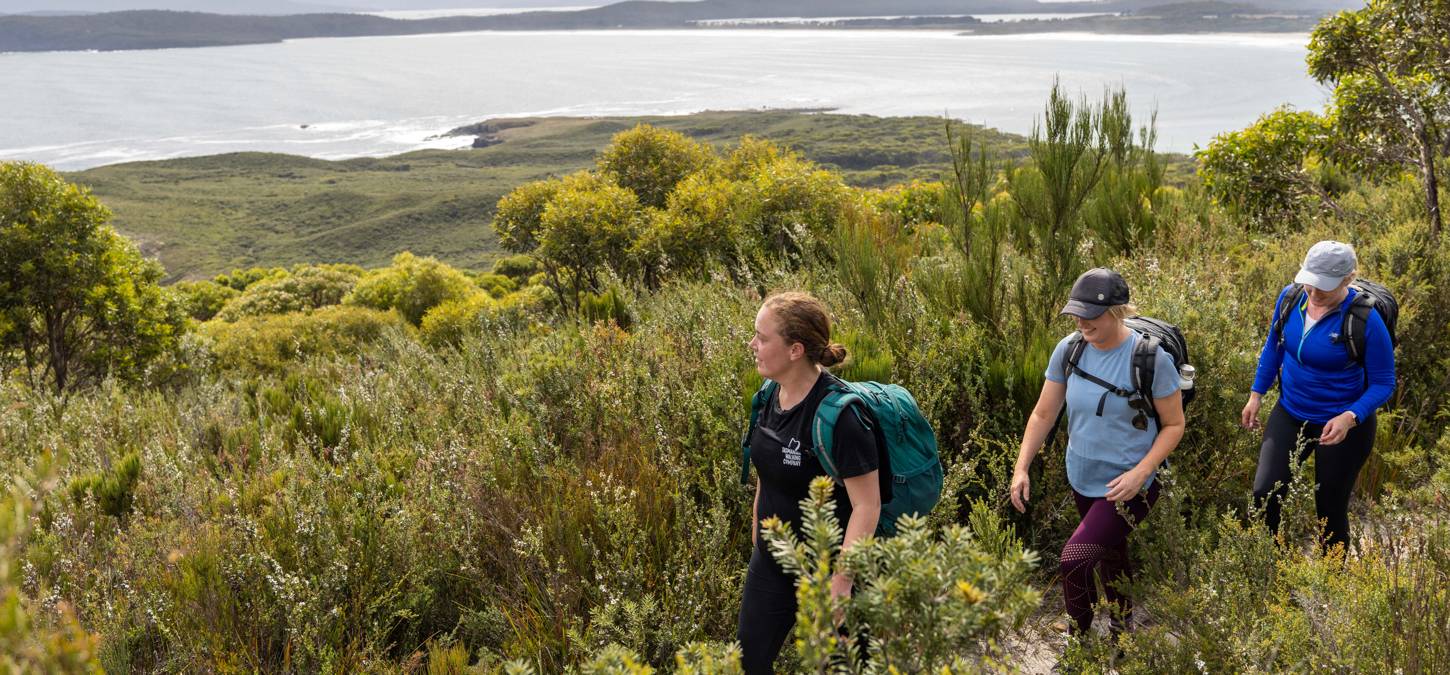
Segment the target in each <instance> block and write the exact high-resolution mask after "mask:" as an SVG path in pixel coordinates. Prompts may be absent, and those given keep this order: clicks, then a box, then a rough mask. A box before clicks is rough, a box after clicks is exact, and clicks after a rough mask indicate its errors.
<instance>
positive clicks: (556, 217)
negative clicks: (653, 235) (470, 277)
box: [534, 173, 643, 306]
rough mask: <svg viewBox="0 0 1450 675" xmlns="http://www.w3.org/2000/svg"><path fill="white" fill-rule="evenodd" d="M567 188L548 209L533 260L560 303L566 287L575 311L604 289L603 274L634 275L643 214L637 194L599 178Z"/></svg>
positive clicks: (569, 181)
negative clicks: (585, 297) (584, 296)
mask: <svg viewBox="0 0 1450 675" xmlns="http://www.w3.org/2000/svg"><path fill="white" fill-rule="evenodd" d="M564 183H565V184H564V186H563V187H562V188H560V190H559V191H558V193H556V194H555V195H554V198H553V199H550V200H549V203H548V204H547V206H546V207H545V208H544V213H543V217H542V218H541V219H540V225H541V227H540V230H539V248H538V249H537V250H536V251H535V253H534V257H535V258H537V259H538V260H539V262H540V263H542V264H543V265H544V269H545V271H546V272H547V273H548V275H549V280H550V283H551V285H553V286H554V288H555V292H557V293H559V294H560V299H561V301H562V300H564V294H563V291H564V286H565V285H568V286H569V290H570V291H571V292H572V297H573V301H574V302H573V304H575V305H576V306H577V304H578V298H579V294H580V293H582V292H585V291H597V290H600V289H601V286H600V284H599V272H600V271H601V269H603V268H610V269H612V270H614V271H615V272H617V273H621V274H624V273H628V272H629V271H630V269H631V267H632V265H633V260H632V259H631V256H630V253H631V251H632V250H633V248H634V243H635V240H636V239H637V238H638V237H639V231H640V228H641V225H640V223H641V221H642V219H643V212H642V211H641V209H640V207H639V200H638V199H637V198H636V197H635V193H634V192H631V191H630V190H627V189H625V188H623V187H620V186H618V185H615V184H614V183H612V182H609V181H608V180H604V179H602V178H600V177H599V176H595V175H592V174H587V173H581V174H575V175H573V176H570V177H568V178H566V179H565V180H564Z"/></svg>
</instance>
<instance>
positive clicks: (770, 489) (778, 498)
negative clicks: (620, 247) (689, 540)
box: [737, 293, 890, 674]
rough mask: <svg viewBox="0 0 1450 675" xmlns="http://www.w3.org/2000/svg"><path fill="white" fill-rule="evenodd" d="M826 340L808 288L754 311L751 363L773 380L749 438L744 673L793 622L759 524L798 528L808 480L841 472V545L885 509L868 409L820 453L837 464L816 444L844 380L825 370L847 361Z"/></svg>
mask: <svg viewBox="0 0 1450 675" xmlns="http://www.w3.org/2000/svg"><path fill="white" fill-rule="evenodd" d="M830 339H831V324H830V319H829V318H828V317H827V316H826V311H825V308H824V307H823V306H822V305H821V303H820V301H818V300H816V299H815V298H813V297H811V296H810V295H807V294H805V293H781V294H778V295H774V296H771V297H770V298H768V299H767V300H766V301H765V303H764V304H763V305H761V307H760V311H759V312H758V313H757V314H756V316H755V334H754V337H752V338H751V340H750V350H751V352H753V353H754V356H755V369H756V371H757V372H759V373H760V374H761V376H763V377H765V378H766V380H767V381H768V382H771V383H774V386H773V387H768V388H766V389H762V392H764V393H765V394H766V399H767V400H766V401H765V402H764V403H765V405H764V406H763V408H762V409H761V410H760V412H759V415H758V418H757V419H756V420H754V422H753V423H752V424H751V428H750V431H749V434H748V436H747V438H746V442H745V447H746V449H747V450H748V453H749V456H748V461H749V463H750V465H751V466H754V467H755V472H756V474H757V475H758V476H759V477H760V478H759V481H758V482H757V483H756V489H755V507H754V511H753V517H752V518H751V540H752V541H753V542H754V547H753V550H752V552H751V555H750V567H749V568H748V569H747V571H746V575H745V589H744V593H743V597H742V598H741V602H740V623H739V630H738V632H737V636H738V639H739V640H740V646H741V651H742V652H743V659H742V665H743V666H744V669H745V672H746V673H751V674H755V673H771V672H774V663H775V658H776V656H777V655H779V654H780V649H781V647H782V646H783V645H784V644H785V640H786V638H787V637H788V636H789V635H790V631H791V628H792V627H793V626H794V625H795V614H796V595H795V578H794V577H793V576H791V575H790V574H789V573H787V572H786V571H785V570H784V569H783V568H782V567H781V565H780V563H778V562H776V561H775V559H774V558H773V557H772V556H771V554H770V551H769V550H768V549H767V547H766V545H765V541H764V537H762V536H761V534H760V522H761V521H762V520H765V519H766V518H770V517H776V518H779V519H780V520H782V521H783V522H785V523H788V524H789V525H790V526H791V528H792V529H793V530H794V531H795V532H801V530H802V520H803V514H802V513H801V508H800V502H801V500H803V499H805V498H806V497H807V496H809V493H810V484H811V481H812V480H814V479H815V478H817V477H820V476H831V477H834V478H836V479H838V480H837V482H836V489H835V493H834V494H833V499H834V501H835V515H836V518H837V520H838V521H839V522H841V523H842V524H844V526H845V537H844V540H843V541H842V543H841V548H842V550H845V549H848V548H850V547H851V546H852V545H853V544H855V543H856V542H857V541H860V540H861V539H862V538H863V537H866V536H868V535H870V534H872V533H874V532H875V531H876V527H877V521H878V520H879V519H880V517H881V504H882V496H883V489H882V487H883V486H882V484H881V482H880V481H879V477H880V476H881V475H883V472H884V473H885V474H889V469H887V468H886V467H881V466H879V464H880V453H879V452H878V445H877V438H876V436H875V434H874V433H873V431H872V429H871V428H870V427H869V417H868V416H865V415H858V414H842V415H840V416H839V417H838V418H837V421H836V424H835V429H834V434H833V439H834V440H833V442H832V443H831V445H832V446H833V447H832V448H831V449H830V450H829V452H828V453H826V455H825V457H824V458H825V459H826V461H829V462H832V463H833V464H834V467H833V468H834V471H832V472H828V471H827V469H826V467H825V466H823V465H822V463H821V461H820V459H818V456H817V449H816V448H815V447H814V438H815V434H813V433H812V430H811V426H812V423H813V422H814V420H815V418H816V410H817V408H818V407H819V406H820V403H821V401H822V400H823V399H825V398H826V396H827V394H828V393H829V392H830V390H831V388H832V387H833V386H834V385H835V384H836V383H838V382H839V380H837V379H836V378H835V376H833V375H831V374H830V372H828V371H827V370H826V369H827V368H829V367H831V366H834V365H836V364H838V363H841V362H843V361H845V359H846V348H845V347H843V346H841V345H839V344H835V343H832V342H831V341H830ZM886 489H887V490H889V489H890V488H889V484H888V485H887V487H886ZM831 593H832V594H833V595H835V596H849V595H850V593H851V579H849V578H848V577H846V576H845V575H842V574H837V575H836V576H834V577H832V578H831Z"/></svg>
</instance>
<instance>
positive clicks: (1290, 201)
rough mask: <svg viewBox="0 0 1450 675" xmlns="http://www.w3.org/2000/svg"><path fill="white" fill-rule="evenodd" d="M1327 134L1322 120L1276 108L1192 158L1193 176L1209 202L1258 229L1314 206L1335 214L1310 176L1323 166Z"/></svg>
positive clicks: (1316, 180) (1321, 187)
mask: <svg viewBox="0 0 1450 675" xmlns="http://www.w3.org/2000/svg"><path fill="white" fill-rule="evenodd" d="M1331 132H1332V129H1331V124H1330V121H1329V120H1328V119H1326V118H1325V117H1323V116H1321V115H1317V114H1315V113H1312V112H1309V111H1296V110H1290V109H1288V108H1280V109H1278V110H1275V111H1274V112H1272V113H1269V114H1267V115H1262V116H1260V117H1259V119H1258V120H1257V121H1255V122H1254V123H1253V124H1252V125H1250V126H1248V127H1247V128H1245V129H1243V130H1240V131H1230V132H1227V133H1223V134H1219V135H1218V136H1217V137H1215V138H1214V139H1213V142H1212V143H1209V144H1208V147H1207V148H1204V149H1202V150H1199V151H1198V152H1197V153H1196V155H1195V156H1196V157H1197V159H1198V174H1199V176H1200V177H1201V178H1202V179H1203V185H1204V187H1205V188H1207V190H1208V192H1209V194H1210V195H1212V196H1213V198H1214V199H1216V200H1218V201H1219V202H1220V203H1223V204H1228V205H1231V206H1233V207H1234V208H1236V209H1237V210H1238V212H1239V213H1241V214H1242V215H1243V216H1245V217H1246V218H1247V219H1248V221H1249V223H1251V224H1253V225H1255V226H1257V227H1258V228H1260V229H1271V226H1272V224H1273V223H1276V222H1282V221H1285V220H1290V219H1292V218H1294V217H1295V216H1296V215H1297V214H1299V213H1300V212H1302V211H1303V210H1304V209H1305V208H1308V207H1311V206H1315V205H1323V206H1325V207H1328V208H1331V209H1334V210H1338V208H1339V207H1338V206H1337V204H1336V203H1335V201H1334V196H1333V195H1332V194H1331V193H1330V191H1329V190H1328V189H1327V188H1326V187H1325V186H1324V184H1323V181H1322V180H1321V178H1320V176H1319V175H1318V172H1317V171H1315V169H1316V168H1318V167H1322V166H1323V164H1324V162H1325V161H1326V160H1325V159H1324V158H1325V156H1326V154H1327V153H1328V152H1329V147H1330V144H1331V139H1330V135H1331Z"/></svg>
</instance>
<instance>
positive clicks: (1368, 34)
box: [1308, 0, 1450, 237]
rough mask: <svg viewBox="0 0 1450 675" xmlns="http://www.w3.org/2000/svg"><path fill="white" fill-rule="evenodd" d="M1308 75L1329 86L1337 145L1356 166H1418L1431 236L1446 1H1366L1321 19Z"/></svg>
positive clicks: (1447, 130) (1441, 131) (1449, 0)
mask: <svg viewBox="0 0 1450 675" xmlns="http://www.w3.org/2000/svg"><path fill="white" fill-rule="evenodd" d="M1308 60H1309V74H1310V75H1311V76H1313V77H1314V79H1315V80H1318V81H1319V82H1320V83H1323V84H1328V85H1330V86H1333V87H1334V94H1333V101H1332V105H1331V113H1330V118H1331V119H1332V120H1333V125H1334V130H1335V134H1336V137H1337V140H1338V141H1339V146H1338V148H1337V149H1338V151H1339V152H1341V153H1342V154H1343V155H1344V156H1345V157H1347V158H1350V159H1351V160H1353V161H1354V163H1355V164H1356V166H1357V168H1360V169H1375V168H1383V167H1387V166H1388V167H1398V166H1412V167H1414V168H1416V169H1418V170H1419V173H1420V180H1421V185H1422V187H1423V188H1424V193H1425V214H1426V219H1427V220H1428V221H1429V225H1430V233H1431V236H1432V237H1438V236H1439V234H1440V229H1441V227H1442V217H1441V213H1440V197H1439V176H1438V175H1437V171H1436V166H1435V163H1436V160H1437V158H1439V157H1443V156H1444V155H1445V154H1446V152H1447V147H1446V146H1447V143H1450V137H1447V134H1450V0H1369V2H1368V3H1367V4H1366V5H1365V7H1364V8H1363V9H1360V10H1357V11H1353V12H1340V13H1339V14H1337V15H1335V16H1334V17H1331V18H1329V19H1326V20H1324V21H1323V22H1321V23H1320V24H1319V25H1318V26H1317V27H1316V28H1315V29H1314V33H1313V34H1312V35H1311V36H1310V39H1309V59H1308Z"/></svg>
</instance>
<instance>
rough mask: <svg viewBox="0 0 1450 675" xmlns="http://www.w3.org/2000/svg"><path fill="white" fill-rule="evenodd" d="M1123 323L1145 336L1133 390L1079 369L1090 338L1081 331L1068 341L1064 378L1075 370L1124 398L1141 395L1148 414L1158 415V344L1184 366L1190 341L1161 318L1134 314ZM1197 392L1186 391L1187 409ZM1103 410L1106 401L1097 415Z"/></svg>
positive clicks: (1138, 349) (1138, 352) (1139, 347)
mask: <svg viewBox="0 0 1450 675" xmlns="http://www.w3.org/2000/svg"><path fill="white" fill-rule="evenodd" d="M1123 324H1124V325H1126V326H1127V327H1128V328H1131V329H1132V330H1133V331H1134V332H1136V333H1138V334H1139V335H1140V336H1142V339H1140V340H1138V345H1137V346H1136V347H1134V348H1133V389H1132V390H1131V391H1130V390H1125V389H1121V388H1118V387H1115V386H1113V385H1111V384H1109V383H1108V382H1107V381H1105V380H1102V379H1099V378H1098V377H1097V376H1095V375H1093V374H1091V373H1088V372H1086V371H1083V370H1080V369H1078V367H1077V362H1078V360H1079V359H1081V358H1082V352H1083V350H1084V349H1086V348H1087V340H1084V339H1083V337H1082V333H1073V334H1072V338H1071V339H1070V340H1069V342H1068V343H1067V354H1065V355H1064V358H1063V360H1062V377H1063V379H1064V380H1066V379H1067V378H1068V377H1069V376H1070V375H1072V373H1073V372H1074V371H1076V372H1077V374H1079V375H1081V376H1082V377H1083V378H1084V379H1086V380H1088V381H1090V382H1093V383H1094V384H1097V385H1098V386H1100V387H1103V388H1104V389H1107V390H1108V391H1109V392H1111V393H1113V394H1117V395H1118V396H1122V397H1123V398H1131V397H1133V396H1138V397H1140V398H1142V399H1143V401H1144V402H1145V403H1147V406H1146V409H1145V411H1144V412H1146V413H1147V414H1148V416H1149V417H1157V416H1158V411H1157V409H1155V408H1154V407H1153V381H1154V378H1155V377H1156V376H1157V373H1155V372H1154V371H1155V370H1156V369H1157V359H1156V358H1155V356H1156V355H1157V352H1158V347H1159V346H1162V347H1163V351H1165V352H1168V356H1169V357H1170V358H1172V359H1173V365H1175V366H1177V367H1179V368H1182V367H1183V366H1184V365H1187V364H1188V340H1187V339H1186V338H1184V337H1183V331H1181V330H1179V329H1178V326H1175V325H1173V324H1171V323H1168V322H1167V321H1163V320H1162V319H1154V318H1152V317H1148V316H1135V317H1131V318H1128V319H1125V320H1124V321H1123ZM1168 376H1170V377H1178V373H1176V372H1175V373H1169V374H1168ZM1195 391H1196V390H1194V389H1184V390H1183V406H1184V408H1187V407H1188V403H1189V402H1190V401H1192V400H1193V395H1194V392H1195ZM1103 399H1104V400H1106V399H1107V394H1106V393H1104V394H1103ZM1102 411H1103V404H1102V402H1099V403H1098V414H1099V415H1101V414H1102Z"/></svg>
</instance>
